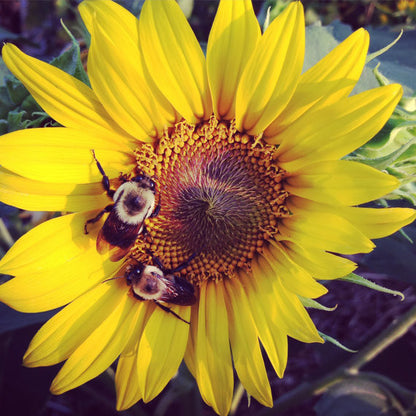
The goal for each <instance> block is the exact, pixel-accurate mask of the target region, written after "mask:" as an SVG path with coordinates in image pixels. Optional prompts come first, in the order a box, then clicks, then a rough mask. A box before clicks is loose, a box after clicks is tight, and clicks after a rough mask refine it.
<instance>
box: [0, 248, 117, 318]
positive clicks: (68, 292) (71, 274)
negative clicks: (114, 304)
mask: <svg viewBox="0 0 416 416" xmlns="http://www.w3.org/2000/svg"><path fill="white" fill-rule="evenodd" d="M100 257H102V256H99V254H98V253H97V251H96V249H95V247H90V248H89V249H88V250H85V251H80V252H79V254H78V255H77V256H74V257H72V258H70V259H68V260H67V261H65V259H62V264H60V265H58V266H55V267H52V268H50V269H47V270H42V271H40V272H26V273H17V274H16V277H15V278H13V279H11V280H9V281H8V282H6V283H4V284H3V285H1V286H0V299H1V301H2V302H4V303H6V304H7V305H9V306H10V307H12V308H14V309H16V310H18V311H21V312H30V313H33V312H43V311H48V310H51V309H55V308H58V307H61V306H63V305H66V304H67V303H69V302H71V301H73V300H74V299H75V298H77V297H78V296H80V295H82V294H83V293H84V292H86V291H87V290H89V289H91V288H92V287H94V286H95V285H96V284H98V283H99V282H102V281H103V280H105V279H106V278H108V277H109V276H112V275H113V274H114V273H115V272H116V271H117V270H118V268H119V267H120V266H119V264H118V263H114V262H112V261H110V260H108V259H106V260H104V259H103V258H100ZM39 261H41V259H39Z"/></svg>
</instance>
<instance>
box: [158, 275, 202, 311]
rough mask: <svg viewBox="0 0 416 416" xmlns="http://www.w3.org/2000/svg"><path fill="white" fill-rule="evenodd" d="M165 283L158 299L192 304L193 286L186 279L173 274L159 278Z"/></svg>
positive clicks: (193, 300) (177, 303)
mask: <svg viewBox="0 0 416 416" xmlns="http://www.w3.org/2000/svg"><path fill="white" fill-rule="evenodd" d="M160 279H161V280H162V281H163V283H164V284H165V290H164V291H163V293H162V295H161V296H160V298H159V300H162V301H163V302H167V303H173V304H174V305H184V306H188V305H193V304H194V303H195V302H196V298H195V294H194V286H193V285H192V284H191V283H189V282H188V281H187V280H186V279H184V278H182V277H178V276H174V275H168V276H165V277H162V278H160Z"/></svg>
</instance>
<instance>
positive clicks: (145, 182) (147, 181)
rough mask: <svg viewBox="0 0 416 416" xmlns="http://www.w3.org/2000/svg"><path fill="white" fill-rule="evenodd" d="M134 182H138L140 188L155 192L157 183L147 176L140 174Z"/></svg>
mask: <svg viewBox="0 0 416 416" xmlns="http://www.w3.org/2000/svg"><path fill="white" fill-rule="evenodd" d="M132 181H133V182H136V183H137V184H138V186H140V187H141V188H145V189H150V190H151V191H153V192H154V191H155V189H156V183H155V181H154V180H153V179H151V178H149V177H148V176H147V175H144V174H140V175H137V176H135V177H134V178H133V179H132Z"/></svg>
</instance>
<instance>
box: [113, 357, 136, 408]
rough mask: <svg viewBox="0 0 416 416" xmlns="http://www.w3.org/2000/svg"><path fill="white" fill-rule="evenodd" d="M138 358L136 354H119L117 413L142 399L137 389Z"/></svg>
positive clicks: (116, 381) (116, 380) (116, 379)
mask: <svg viewBox="0 0 416 416" xmlns="http://www.w3.org/2000/svg"><path fill="white" fill-rule="evenodd" d="M139 360H140V358H139V357H138V356H137V351H136V353H131V354H121V355H120V358H119V359H118V364H117V372H116V378H115V383H116V391H117V405H116V408H117V411H119V412H120V411H122V410H125V409H128V408H129V407H131V406H133V405H134V404H135V403H137V402H138V401H139V400H141V399H142V398H143V395H142V392H141V391H140V388H139V373H138V371H137V366H138V362H139Z"/></svg>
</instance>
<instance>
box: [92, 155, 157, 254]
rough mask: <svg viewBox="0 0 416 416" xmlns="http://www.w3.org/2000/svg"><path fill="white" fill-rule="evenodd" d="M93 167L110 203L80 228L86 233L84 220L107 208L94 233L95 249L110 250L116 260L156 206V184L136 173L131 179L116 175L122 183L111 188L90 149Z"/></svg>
mask: <svg viewBox="0 0 416 416" xmlns="http://www.w3.org/2000/svg"><path fill="white" fill-rule="evenodd" d="M91 152H92V155H93V157H94V160H95V163H96V164H97V168H98V170H99V171H100V173H101V175H102V176H103V179H102V181H101V182H102V184H103V188H104V190H105V191H106V192H107V195H108V196H109V197H110V198H112V199H113V201H114V203H113V204H110V205H107V206H106V207H105V208H104V209H103V210H102V211H101V212H100V213H99V214H98V215H97V216H96V217H94V218H91V219H89V220H88V221H86V223H85V225H84V232H85V234H88V228H87V227H88V224H92V223H95V222H97V221H98V220H99V219H100V218H101V217H102V216H103V215H104V214H105V213H107V212H109V215H108V217H107V219H106V220H105V222H104V225H103V227H102V228H101V230H100V232H99V233H98V236H97V251H98V252H99V253H100V254H103V253H105V252H107V251H110V252H111V253H112V254H111V256H110V259H111V260H112V261H118V260H120V259H122V258H123V257H124V256H125V255H126V254H127V253H128V251H129V250H130V248H131V247H132V245H133V244H134V242H135V241H136V239H137V236H138V235H139V234H141V233H143V232H145V225H144V221H145V219H146V218H149V217H155V216H156V215H157V214H158V213H159V210H160V204H157V205H156V199H155V193H156V184H155V182H154V181H153V179H151V178H150V177H149V176H147V175H145V174H140V175H137V176H134V177H133V178H131V179H127V178H126V177H125V176H124V175H121V176H120V179H121V180H122V181H123V183H122V184H121V185H120V186H119V187H118V188H117V190H113V189H111V188H110V180H109V178H108V176H107V175H106V174H105V172H104V169H103V168H102V166H101V164H100V162H99V161H98V160H97V158H96V156H95V152H94V150H92V151H91Z"/></svg>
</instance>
